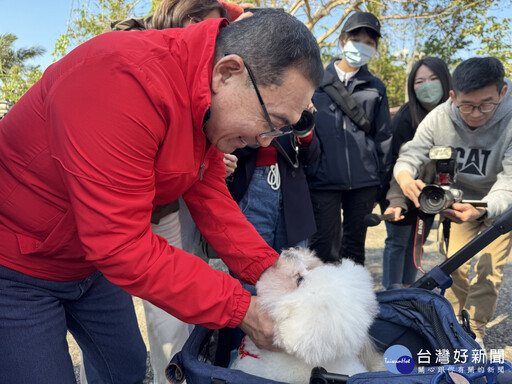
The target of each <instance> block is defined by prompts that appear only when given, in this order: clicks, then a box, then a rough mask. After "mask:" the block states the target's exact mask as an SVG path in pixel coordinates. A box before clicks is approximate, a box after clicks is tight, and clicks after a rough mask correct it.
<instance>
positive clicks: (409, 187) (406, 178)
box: [396, 171, 425, 208]
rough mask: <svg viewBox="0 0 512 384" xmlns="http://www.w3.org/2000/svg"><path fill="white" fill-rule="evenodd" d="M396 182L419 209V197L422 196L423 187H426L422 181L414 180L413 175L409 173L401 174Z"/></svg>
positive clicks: (403, 172)
mask: <svg viewBox="0 0 512 384" xmlns="http://www.w3.org/2000/svg"><path fill="white" fill-rule="evenodd" d="M396 181H397V182H398V184H399V185H400V188H401V189H402V192H403V193H404V195H405V196H406V197H408V198H409V199H410V200H411V201H412V202H413V203H414V205H415V206H416V208H419V207H420V203H419V201H418V196H419V195H420V193H421V190H422V189H423V187H425V183H424V182H423V181H421V180H414V179H413V178H412V176H411V174H410V173H409V172H407V171H402V172H400V173H399V174H398V176H397V178H396Z"/></svg>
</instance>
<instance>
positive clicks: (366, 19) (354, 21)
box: [341, 12, 381, 37]
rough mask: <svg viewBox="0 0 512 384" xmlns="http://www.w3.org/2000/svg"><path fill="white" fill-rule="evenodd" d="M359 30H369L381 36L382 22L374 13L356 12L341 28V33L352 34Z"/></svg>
mask: <svg viewBox="0 0 512 384" xmlns="http://www.w3.org/2000/svg"><path fill="white" fill-rule="evenodd" d="M357 28H369V29H371V30H373V31H375V32H377V34H378V35H379V37H380V36H381V35H380V21H379V19H377V17H376V16H375V15H374V14H373V13H369V12H356V13H353V14H352V15H351V16H350V17H349V18H348V19H347V21H345V24H343V28H341V32H342V33H343V32H350V31H353V30H354V29H357Z"/></svg>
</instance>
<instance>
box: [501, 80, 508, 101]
mask: <svg viewBox="0 0 512 384" xmlns="http://www.w3.org/2000/svg"><path fill="white" fill-rule="evenodd" d="M507 91H508V86H507V84H505V85H504V86H503V88H501V92H500V103H501V102H502V101H503V98H504V97H505V95H506V94H507Z"/></svg>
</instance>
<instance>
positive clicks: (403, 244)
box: [382, 217, 434, 289]
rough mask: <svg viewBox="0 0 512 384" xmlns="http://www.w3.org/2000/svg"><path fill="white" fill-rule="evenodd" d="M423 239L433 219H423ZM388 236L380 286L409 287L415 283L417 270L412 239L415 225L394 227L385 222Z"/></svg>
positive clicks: (414, 235) (394, 225)
mask: <svg viewBox="0 0 512 384" xmlns="http://www.w3.org/2000/svg"><path fill="white" fill-rule="evenodd" d="M424 223H425V230H424V233H425V235H424V239H425V240H426V239H427V237H428V234H429V232H430V228H432V224H433V223H434V217H429V218H427V219H425V221H424ZM385 224H386V231H387V234H388V236H387V237H386V240H385V242H384V244H385V245H384V253H383V259H382V286H383V287H384V288H385V289H388V288H390V287H391V286H393V285H394V286H396V287H398V286H402V285H404V284H406V285H410V284H411V283H413V282H414V281H416V273H417V269H416V266H415V265H414V239H415V237H416V224H414V225H396V224H391V223H389V222H387V221H385Z"/></svg>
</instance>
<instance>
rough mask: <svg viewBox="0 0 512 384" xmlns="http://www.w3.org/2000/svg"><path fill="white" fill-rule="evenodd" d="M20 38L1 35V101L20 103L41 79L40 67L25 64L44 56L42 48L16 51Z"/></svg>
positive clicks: (9, 34) (12, 35)
mask: <svg viewBox="0 0 512 384" xmlns="http://www.w3.org/2000/svg"><path fill="white" fill-rule="evenodd" d="M16 40H18V37H17V36H16V35H14V34H12V33H8V34H3V35H0V99H5V100H10V101H13V102H16V101H18V100H19V99H20V98H21V96H23V94H24V93H25V92H26V91H27V90H28V89H29V88H30V87H31V86H32V85H33V84H34V83H35V82H36V81H37V80H39V79H40V78H41V76H42V73H41V71H40V70H39V66H31V65H28V64H26V63H25V62H26V61H27V60H29V59H31V58H34V57H36V56H39V55H42V54H43V53H44V52H45V50H44V49H43V48H41V47H29V48H20V49H14V48H13V44H14V42H15V41H16Z"/></svg>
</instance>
